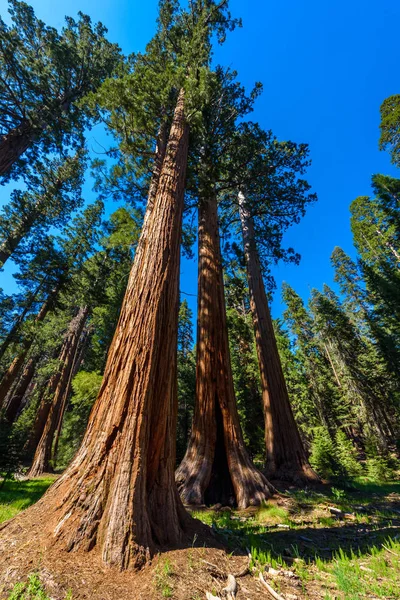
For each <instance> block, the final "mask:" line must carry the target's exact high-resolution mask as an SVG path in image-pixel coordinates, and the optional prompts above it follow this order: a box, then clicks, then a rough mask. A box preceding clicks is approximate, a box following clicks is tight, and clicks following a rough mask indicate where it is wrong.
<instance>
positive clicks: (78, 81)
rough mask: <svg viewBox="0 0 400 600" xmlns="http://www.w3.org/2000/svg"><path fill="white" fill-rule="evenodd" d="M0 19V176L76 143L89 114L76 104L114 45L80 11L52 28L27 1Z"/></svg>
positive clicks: (111, 61)
mask: <svg viewBox="0 0 400 600" xmlns="http://www.w3.org/2000/svg"><path fill="white" fill-rule="evenodd" d="M9 12H10V14H11V19H12V25H11V26H8V25H7V24H6V23H5V22H4V21H3V19H0V98H1V100H0V114H1V117H0V175H3V176H6V177H10V176H12V177H17V176H18V175H20V174H21V173H22V174H23V173H24V171H25V170H26V168H27V165H29V164H32V163H33V162H35V161H36V160H37V159H38V158H39V157H41V156H42V155H43V154H45V153H47V152H54V151H55V150H57V149H60V148H62V147H65V146H66V145H69V146H74V145H76V144H77V143H78V144H81V142H82V136H83V132H84V129H85V127H88V126H90V124H91V121H92V115H91V113H90V112H89V111H88V110H87V109H86V108H85V106H83V105H82V104H80V103H79V101H80V100H81V99H82V98H83V97H84V96H85V95H86V94H88V93H89V92H91V91H93V90H95V89H96V88H97V87H98V86H99V85H100V83H101V82H102V81H104V79H106V78H107V77H109V76H110V75H111V74H112V72H113V70H114V68H115V67H116V65H117V64H118V62H119V48H118V46H116V45H115V44H111V43H110V42H108V41H107V39H106V38H105V34H106V31H107V30H106V29H105V28H104V27H103V25H102V24H101V23H98V24H96V25H94V26H93V25H92V23H91V20H90V18H89V17H88V16H87V15H84V14H82V13H80V14H79V20H78V21H74V19H72V18H70V17H67V19H66V26H65V27H64V28H63V29H62V30H61V32H58V31H57V30H56V29H54V28H52V27H48V26H47V25H45V23H43V21H40V20H39V19H38V18H37V17H36V16H35V13H34V11H33V9H32V7H30V6H29V5H28V4H26V3H25V2H20V1H19V0H9Z"/></svg>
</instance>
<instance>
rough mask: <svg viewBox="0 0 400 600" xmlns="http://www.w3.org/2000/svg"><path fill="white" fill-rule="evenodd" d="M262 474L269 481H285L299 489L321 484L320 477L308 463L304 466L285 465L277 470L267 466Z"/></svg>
mask: <svg viewBox="0 0 400 600" xmlns="http://www.w3.org/2000/svg"><path fill="white" fill-rule="evenodd" d="M263 473H264V475H265V477H267V478H268V479H269V480H276V481H285V482H287V483H293V484H294V485H297V486H299V487H304V486H305V485H310V484H311V485H312V484H316V483H321V479H320V477H319V476H318V475H317V473H316V472H315V471H314V470H313V469H312V468H311V466H310V465H309V464H308V463H307V464H305V465H298V464H290V463H286V464H283V465H280V466H279V467H278V468H276V467H274V466H271V467H268V466H267V467H266V468H265V469H264V470H263Z"/></svg>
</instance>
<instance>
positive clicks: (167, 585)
mask: <svg viewBox="0 0 400 600" xmlns="http://www.w3.org/2000/svg"><path fill="white" fill-rule="evenodd" d="M174 575H175V573H174V569H173V566H172V564H171V561H170V560H169V559H168V558H166V559H165V560H164V561H163V562H161V563H160V564H159V565H157V569H156V574H155V584H156V588H157V589H158V591H159V592H160V593H161V596H162V597H163V598H172V596H173V594H174V588H173V585H172V582H173V577H174Z"/></svg>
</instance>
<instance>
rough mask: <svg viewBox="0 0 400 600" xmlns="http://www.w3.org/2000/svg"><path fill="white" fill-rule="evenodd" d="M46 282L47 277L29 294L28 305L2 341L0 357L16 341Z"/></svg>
mask: <svg viewBox="0 0 400 600" xmlns="http://www.w3.org/2000/svg"><path fill="white" fill-rule="evenodd" d="M44 283H45V279H42V281H41V282H40V283H39V285H38V286H37V288H36V290H35V291H34V292H33V293H31V294H30V295H29V299H27V302H26V305H25V307H24V309H23V311H22V313H21V314H20V315H19V316H18V318H17V319H16V320H15V323H14V325H13V326H12V327H11V329H10V331H9V332H8V333H7V335H6V337H5V338H4V340H3V341H2V343H1V345H0V359H1V358H3V356H4V354H5V352H6V350H7V348H8V347H9V346H10V344H11V343H12V342H14V341H15V338H16V335H17V333H18V332H19V330H20V327H21V325H22V323H23V322H24V320H25V317H26V315H27V314H28V312H29V311H30V309H31V308H32V305H33V303H34V302H35V300H36V297H37V295H38V294H39V292H40V290H41V289H42V287H43V285H44Z"/></svg>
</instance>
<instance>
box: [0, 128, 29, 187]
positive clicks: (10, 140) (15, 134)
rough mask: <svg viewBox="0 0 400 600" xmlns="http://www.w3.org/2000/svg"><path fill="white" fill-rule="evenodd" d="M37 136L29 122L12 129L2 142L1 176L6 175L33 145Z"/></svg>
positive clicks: (0, 146) (0, 155)
mask: <svg viewBox="0 0 400 600" xmlns="http://www.w3.org/2000/svg"><path fill="white" fill-rule="evenodd" d="M35 137H36V135H35V133H34V131H33V128H32V125H31V123H29V122H28V121H27V122H25V123H23V124H22V125H20V126H19V127H16V128H15V129H12V130H11V131H10V132H9V133H7V134H6V135H4V136H3V137H2V139H1V140H0V175H4V174H6V173H7V171H9V170H10V169H11V167H12V166H13V164H14V163H15V162H16V161H17V160H18V159H19V157H20V156H21V155H22V154H23V153H24V152H25V151H26V150H27V149H28V148H29V146H30V145H31V144H32V143H33V141H34V139H35Z"/></svg>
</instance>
